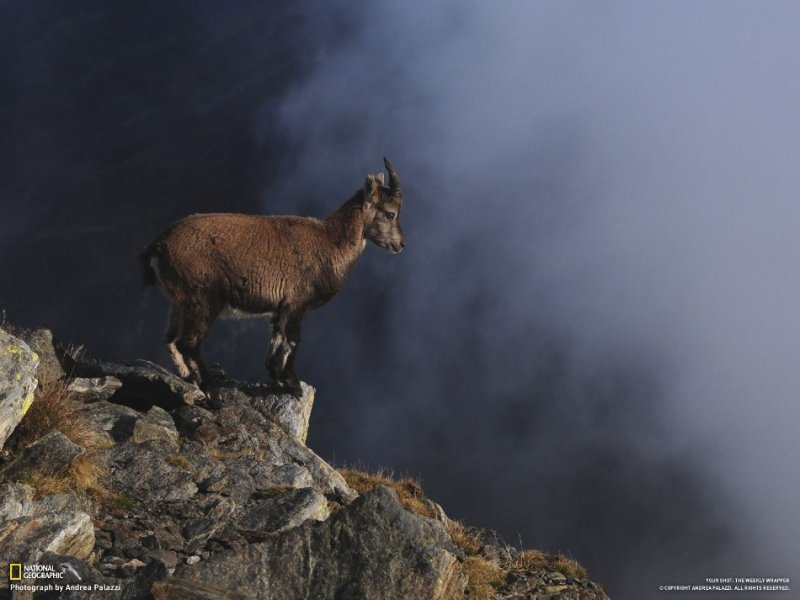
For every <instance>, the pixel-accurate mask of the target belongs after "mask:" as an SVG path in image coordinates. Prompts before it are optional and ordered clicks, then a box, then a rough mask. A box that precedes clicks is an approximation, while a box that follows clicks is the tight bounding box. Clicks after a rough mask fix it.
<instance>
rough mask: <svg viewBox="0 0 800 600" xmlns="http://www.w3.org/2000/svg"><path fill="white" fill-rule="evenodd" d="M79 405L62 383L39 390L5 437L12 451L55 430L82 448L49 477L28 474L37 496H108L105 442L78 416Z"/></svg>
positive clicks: (102, 497)
mask: <svg viewBox="0 0 800 600" xmlns="http://www.w3.org/2000/svg"><path fill="white" fill-rule="evenodd" d="M79 406H80V404H79V403H78V402H76V401H74V400H72V399H71V398H70V397H69V392H68V391H67V389H66V387H65V386H64V384H63V383H62V382H56V383H53V384H50V385H47V386H45V387H43V388H41V389H38V390H36V396H35V399H34V401H33V403H32V404H31V406H30V408H29V409H28V412H27V413H26V414H25V416H24V417H23V418H22V420H21V421H20V422H19V425H17V427H16V429H14V433H13V434H12V435H11V437H9V439H8V442H7V445H6V447H7V448H8V449H9V450H11V451H12V452H14V451H15V450H19V449H20V448H23V447H25V446H28V445H30V444H32V443H34V442H36V441H38V440H40V439H41V438H43V437H44V436H46V435H47V434H48V433H50V432H52V431H56V430H58V431H60V432H61V433H63V434H64V435H65V436H67V437H68V438H69V439H70V440H71V441H72V442H73V443H75V444H77V445H78V446H80V447H81V448H83V449H84V453H83V454H81V455H80V456H78V457H77V458H76V459H75V460H73V461H72V463H71V464H70V465H69V467H67V469H65V470H64V471H63V472H61V473H57V474H55V475H51V476H44V475H41V474H39V473H34V474H32V475H31V476H30V477H29V479H28V483H30V484H31V485H32V486H33V488H34V490H35V491H36V494H37V495H38V496H44V495H47V494H56V493H61V492H65V491H67V490H72V491H74V492H76V493H78V494H84V495H88V496H90V497H93V498H94V499H96V500H103V499H104V498H106V497H107V496H108V495H109V492H108V490H107V488H106V487H105V485H104V480H105V477H106V475H107V472H106V468H105V465H104V464H103V461H102V457H101V456H100V451H101V450H102V449H104V448H105V447H106V444H107V442H106V440H105V438H104V437H103V436H102V435H101V434H100V432H98V431H97V430H95V429H94V428H92V427H91V426H90V425H89V423H88V422H87V421H86V420H85V419H83V418H82V417H81V415H80V413H79V412H78V408H79Z"/></svg>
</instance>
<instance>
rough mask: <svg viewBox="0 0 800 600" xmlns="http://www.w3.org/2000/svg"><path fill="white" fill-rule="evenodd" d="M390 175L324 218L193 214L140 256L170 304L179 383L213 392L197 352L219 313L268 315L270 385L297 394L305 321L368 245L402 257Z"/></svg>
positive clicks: (148, 280) (170, 339)
mask: <svg viewBox="0 0 800 600" xmlns="http://www.w3.org/2000/svg"><path fill="white" fill-rule="evenodd" d="M383 160H384V165H385V166H386V170H387V171H388V173H389V186H388V187H387V186H384V178H383V173H380V174H377V175H369V176H368V177H367V178H366V180H365V181H364V186H363V187H362V188H361V189H359V190H358V191H357V192H356V193H355V194H354V195H353V197H352V198H350V199H349V200H348V201H347V202H345V203H344V204H342V205H341V206H340V207H339V208H338V209H337V210H336V211H335V212H334V213H333V214H332V215H331V216H329V217H328V218H327V219H325V220H320V219H315V218H312V217H297V216H257V215H242V214H196V215H191V216H189V217H186V218H185V219H183V220H181V221H178V222H177V223H175V224H173V225H172V226H171V227H170V228H169V229H167V230H166V231H165V232H164V233H162V234H161V235H160V236H159V237H158V238H156V240H155V241H154V242H153V243H152V244H150V245H149V246H147V247H146V248H145V249H144V250H143V251H142V253H141V254H140V260H141V262H142V267H143V273H144V282H145V285H150V286H152V285H155V284H156V283H158V284H159V286H160V287H161V289H162V290H163V291H164V293H165V295H166V296H167V298H168V299H169V301H170V303H171V307H170V313H169V321H168V325H167V331H166V335H165V342H166V344H167V349H168V350H169V354H170V356H171V358H172V360H173V361H174V363H175V366H176V367H177V369H178V372H179V373H180V375H181V377H183V378H184V379H187V380H189V381H193V382H194V383H196V384H198V385H199V386H201V387H203V388H206V387H207V385H208V383H209V380H210V379H209V373H208V370H207V369H206V367H205V365H204V364H203V361H202V359H201V357H200V345H201V344H202V342H203V340H204V339H205V337H206V335H207V334H208V332H209V329H210V328H211V324H212V323H213V322H214V319H216V318H217V316H219V315H220V314H223V313H227V314H231V313H232V314H234V315H235V316H269V317H270V318H271V324H272V336H271V339H270V344H269V354H268V356H267V360H266V367H267V370H268V372H269V374H270V376H271V377H272V379H273V380H274V381H275V382H276V383H277V384H278V385H279V386H281V387H284V388H286V389H287V390H290V391H292V392H294V393H297V391H298V390H299V385H300V384H299V380H298V379H297V377H296V376H295V374H294V362H295V356H296V355H297V348H298V345H299V344H300V323H301V321H302V319H303V316H304V315H305V314H306V312H307V311H308V310H310V309H312V308H316V307H318V306H322V305H323V304H325V303H326V302H328V301H329V300H330V299H331V298H333V297H334V296H335V295H336V293H337V292H338V291H339V290H340V289H341V287H342V284H343V283H344V280H345V279H346V277H347V275H348V274H349V273H350V270H351V269H352V268H353V266H354V265H355V263H356V261H357V260H358V258H359V257H360V256H361V253H362V252H363V251H364V248H365V246H366V243H367V240H370V241H372V242H374V243H375V244H377V245H378V246H380V247H381V248H383V249H385V250H388V251H389V252H392V253H398V252H400V251H401V250H402V249H403V246H404V242H403V231H402V230H401V229H400V209H401V208H402V205H403V195H402V190H401V187H400V178H399V177H398V175H397V172H396V171H395V169H394V167H393V166H392V164H391V163H390V162H389V161H388V160H387V159H386V158H384V159H383Z"/></svg>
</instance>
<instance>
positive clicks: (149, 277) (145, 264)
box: [139, 244, 156, 287]
mask: <svg viewBox="0 0 800 600" xmlns="http://www.w3.org/2000/svg"><path fill="white" fill-rule="evenodd" d="M154 256H155V248H154V247H153V245H152V244H151V245H150V246H148V247H147V248H145V249H144V250H142V251H141V252H140V253H139V266H140V267H141V270H142V271H141V272H142V283H144V286H145V287H152V286H154V285H155V284H156V271H155V269H154V268H153V264H152V262H151V261H152V258H153V257H154Z"/></svg>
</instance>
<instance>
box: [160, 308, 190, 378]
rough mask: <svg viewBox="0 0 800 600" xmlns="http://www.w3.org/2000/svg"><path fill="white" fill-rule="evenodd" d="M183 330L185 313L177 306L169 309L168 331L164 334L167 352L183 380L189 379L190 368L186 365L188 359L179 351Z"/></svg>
mask: <svg viewBox="0 0 800 600" xmlns="http://www.w3.org/2000/svg"><path fill="white" fill-rule="evenodd" d="M182 328H183V311H182V310H181V309H180V307H179V306H178V305H177V304H173V305H171V306H170V308H169V318H168V320H167V331H166V333H165V334H164V342H165V343H166V344H167V351H168V352H169V356H170V358H171V359H172V362H173V363H175V368H177V369H178V375H180V376H181V377H182V378H183V379H189V375H190V372H189V367H188V366H187V365H186V357H185V356H184V355H183V354H182V353H181V352H180V351H179V350H178V345H177V341H178V339H180V337H181V330H182Z"/></svg>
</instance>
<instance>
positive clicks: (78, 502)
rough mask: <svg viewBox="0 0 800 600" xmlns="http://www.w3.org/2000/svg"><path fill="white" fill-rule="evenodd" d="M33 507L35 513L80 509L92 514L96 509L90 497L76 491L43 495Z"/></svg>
mask: <svg viewBox="0 0 800 600" xmlns="http://www.w3.org/2000/svg"><path fill="white" fill-rule="evenodd" d="M32 508H33V512H32V514H34V515H40V514H44V513H51V512H61V511H67V510H79V511H81V512H85V513H89V514H91V513H92V512H93V509H94V507H93V506H92V502H91V501H90V500H89V499H87V498H84V497H82V496H78V495H77V494H76V493H75V492H64V493H63V494H51V495H49V496H43V497H42V498H40V499H39V500H37V501H36V502H34V503H33V507H32Z"/></svg>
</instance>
